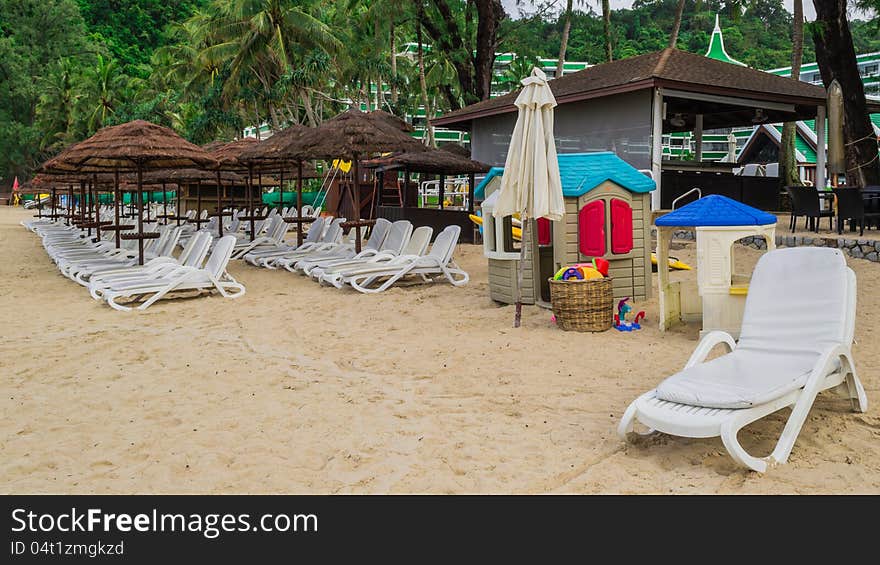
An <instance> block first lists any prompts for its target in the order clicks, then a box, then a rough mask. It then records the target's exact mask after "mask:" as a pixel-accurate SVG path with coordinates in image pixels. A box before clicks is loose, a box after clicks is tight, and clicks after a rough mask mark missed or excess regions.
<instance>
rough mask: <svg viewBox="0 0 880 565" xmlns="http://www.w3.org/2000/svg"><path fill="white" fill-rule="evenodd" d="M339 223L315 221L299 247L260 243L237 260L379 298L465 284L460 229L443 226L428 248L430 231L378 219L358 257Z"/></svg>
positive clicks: (327, 220)
mask: <svg viewBox="0 0 880 565" xmlns="http://www.w3.org/2000/svg"><path fill="white" fill-rule="evenodd" d="M344 221H345V219H344V218H336V219H333V218H317V219H316V220H315V222H314V223H313V224H312V226H311V227H310V228H309V232H308V237H306V239H305V241H303V243H302V245H300V246H296V245H290V244H287V243H284V242H283V240H279V241H275V242H274V243H271V242H270V243H264V244H262V245H261V246H258V247H256V248H254V249H252V250H250V251H249V252H247V253H245V254H243V255H242V257H243V258H244V260H245V261H246V262H247V263H249V264H251V265H254V266H258V267H266V268H269V269H279V268H284V269H286V270H288V271H291V272H294V273H300V274H303V275H307V276H309V277H311V278H313V279H314V280H316V281H317V282H319V283H321V284H323V285H332V286H334V287H336V288H343V287H345V286H346V285H349V286H351V288H353V289H355V290H357V291H359V292H363V293H370V294H372V293H378V292H382V291H385V290H387V289H389V288H391V287H392V286H394V285H395V284H399V283H402V282H418V283H427V282H435V281H436V280H446V281H448V282H449V283H450V284H452V285H454V286H462V285H464V284H467V282H468V278H469V277H468V274H467V273H466V272H465V271H463V270H462V269H461V268H459V267H458V265H457V264H456V263H455V261H454V259H453V254H454V252H455V246H456V244H457V243H458V238H459V235H460V234H461V228H460V227H459V226H448V227H446V228H445V229H444V230H443V231H442V232H440V234H438V235H437V238H436V240H435V241H434V244H433V245H432V246H431V249H430V251H428V247H429V245H430V241H431V237H432V235H433V229H432V228H430V227H427V226H423V227H419V228H416V229H415V230H414V229H413V226H412V224H411V223H410V222H409V221H407V220H398V221H396V222H394V223H392V222H390V221H388V220H385V219H381V218H380V219H378V220H376V224H375V225H374V226H373V230H372V233H371V235H370V239H369V240H368V241H367V242H366V244H365V245H364V248H363V249H362V250H361V251H360V252H359V253H358V252H356V250H355V245H354V243H353V242H351V241H343V237H342V226H341V224H342V223H344Z"/></svg>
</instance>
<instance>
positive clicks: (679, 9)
mask: <svg viewBox="0 0 880 565" xmlns="http://www.w3.org/2000/svg"><path fill="white" fill-rule="evenodd" d="M683 12H684V0H678V5H677V6H676V7H675V20H674V21H673V22H672V32H670V34H669V46H670V47H675V44H676V43H678V31H679V30H680V29H681V15H682V13H683Z"/></svg>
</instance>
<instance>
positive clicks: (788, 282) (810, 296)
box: [657, 247, 847, 408]
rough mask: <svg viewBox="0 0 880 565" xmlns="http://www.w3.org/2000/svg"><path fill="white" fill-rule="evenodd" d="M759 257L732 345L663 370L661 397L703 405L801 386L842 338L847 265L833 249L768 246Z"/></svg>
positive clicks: (740, 402) (726, 404) (759, 400)
mask: <svg viewBox="0 0 880 565" xmlns="http://www.w3.org/2000/svg"><path fill="white" fill-rule="evenodd" d="M759 264H760V266H761V268H760V269H757V268H756V274H755V276H754V277H753V279H752V281H751V284H750V285H749V295H748V298H747V299H746V308H745V313H744V315H743V325H742V334H741V337H740V340H739V344H738V346H737V349H736V351H734V352H733V353H730V354H728V355H724V356H722V357H719V358H717V359H714V360H712V361H709V362H707V363H703V364H700V365H697V366H695V367H692V368H690V369H685V370H684V371H681V372H679V373H676V374H674V375H672V376H671V377H669V378H667V379H666V380H665V381H663V382H662V383H660V386H658V387H657V396H658V397H659V398H661V399H663V400H668V401H670V402H678V403H682V404H690V405H693V406H705V407H709V408H748V407H749V406H754V405H757V404H763V403H766V402H769V401H771V400H774V399H776V398H779V397H781V396H784V395H785V394H787V393H789V392H791V391H793V390H796V389H798V388H800V387H802V386H803V385H804V383H805V381H806V378H807V377H808V376H809V374H810V371H811V370H812V368H813V365H814V364H815V363H816V361H817V360H818V358H819V355H820V354H821V353H822V352H823V351H825V350H826V349H827V348H828V347H830V346H832V345H834V344H836V343H841V342H844V341H845V340H846V336H845V335H844V334H845V333H846V328H845V318H846V315H845V313H846V310H847V304H845V303H844V301H845V300H846V297H847V292H846V285H847V272H846V261H845V259H844V257H843V254H842V253H841V252H840V251H839V250H837V249H830V248H815V247H807V248H799V249H788V250H786V251H785V253H777V252H773V251H771V252H769V253H767V254H765V255H764V256H763V257H761V259H760V262H759ZM783 336H784V337H783Z"/></svg>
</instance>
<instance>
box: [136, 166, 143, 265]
mask: <svg viewBox="0 0 880 565" xmlns="http://www.w3.org/2000/svg"><path fill="white" fill-rule="evenodd" d="M143 181H144V171H143V168H142V165H141V162H140V161H138V164H137V201H138V265H143V264H144V192H143Z"/></svg>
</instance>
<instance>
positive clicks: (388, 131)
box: [292, 108, 428, 216]
mask: <svg viewBox="0 0 880 565" xmlns="http://www.w3.org/2000/svg"><path fill="white" fill-rule="evenodd" d="M387 116H389V114H385V113H384V112H381V113H380V112H375V113H372V114H366V113H364V112H361V111H360V110H358V109H356V108H352V109H350V110H348V111H346V112H342V113H341V114H339V115H337V116H335V117H333V118H331V119H329V120H327V121H326V122H324V123H323V124H321V125H320V126H318V127H316V128H313V129H312V130H311V131H307V132H305V133H304V134H303V135H302V136H301V137H300V138H299V139H298V140H297V146H298V149H296V150H295V151H292V154H293V155H294V156H296V157H297V158H299V159H326V160H330V159H335V158H340V157H345V156H350V157H351V159H352V164H353V165H354V179H355V186H358V185H359V181H360V167H359V166H358V160H359V159H360V157H361V156H364V155H371V154H374V153H387V152H400V153H421V152H425V151H427V150H428V148H427V147H425V146H424V145H422V144H421V143H419V142H418V141H416V140H415V139H413V138H412V137H411V136H409V135H408V134H407V133H405V132H404V131H402V130H401V129H400V128H399V127H395V126H394V125H392V124H391V123H389V119H388V118H387ZM349 196H350V200H351V205H350V208H349V209H348V210H343V213H345V214H346V215H350V214H352V213H353V214H355V215H357V216H360V202H359V196H358V195H357V194H355V193H354V191H352V193H351V194H350V195H349Z"/></svg>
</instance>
